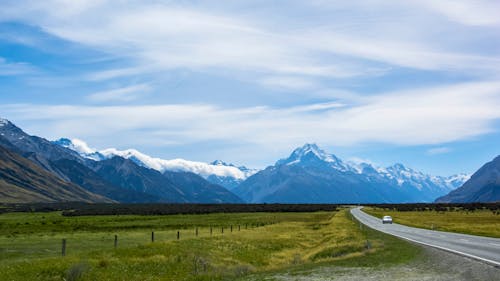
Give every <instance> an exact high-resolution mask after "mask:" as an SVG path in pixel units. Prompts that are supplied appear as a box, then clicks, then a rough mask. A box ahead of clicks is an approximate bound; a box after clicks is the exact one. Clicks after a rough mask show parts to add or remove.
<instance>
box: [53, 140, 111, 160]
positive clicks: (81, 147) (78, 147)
mask: <svg viewBox="0 0 500 281" xmlns="http://www.w3.org/2000/svg"><path fill="white" fill-rule="evenodd" d="M52 143H54V144H57V145H59V146H62V147H65V148H68V149H71V150H73V151H75V152H76V153H78V154H80V156H82V157H84V158H88V159H92V160H94V161H101V160H104V159H106V157H104V155H102V154H101V153H99V152H98V151H97V150H95V149H93V148H90V147H89V146H88V145H87V143H86V142H84V141H82V140H79V139H68V138H60V139H58V140H56V141H53V142H52Z"/></svg>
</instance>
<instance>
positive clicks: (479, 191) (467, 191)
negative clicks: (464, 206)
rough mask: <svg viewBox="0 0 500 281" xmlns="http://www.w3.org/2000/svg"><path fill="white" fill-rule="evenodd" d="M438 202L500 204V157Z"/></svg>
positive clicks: (485, 165) (484, 166)
mask: <svg viewBox="0 0 500 281" xmlns="http://www.w3.org/2000/svg"><path fill="white" fill-rule="evenodd" d="M436 202H438V203H470V202H500V155H499V156H497V157H496V158H495V159H493V160H492V161H491V162H488V163H486V164H484V165H483V166H482V167H481V168H480V169H479V170H478V171H477V172H475V173H474V174H473V175H472V176H471V177H470V179H469V180H468V181H466V182H465V183H464V184H463V185H462V186H461V187H460V188H457V189H456V190H453V191H452V192H450V193H449V194H447V195H445V196H443V197H440V198H438V199H437V200H436Z"/></svg>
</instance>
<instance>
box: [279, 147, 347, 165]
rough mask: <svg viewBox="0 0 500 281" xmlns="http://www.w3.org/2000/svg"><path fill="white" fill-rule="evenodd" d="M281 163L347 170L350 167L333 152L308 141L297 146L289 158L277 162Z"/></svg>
mask: <svg viewBox="0 0 500 281" xmlns="http://www.w3.org/2000/svg"><path fill="white" fill-rule="evenodd" d="M276 165H277V166H281V165H305V166H311V165H327V166H330V167H331V168H334V169H336V170H340V171H347V170H349V167H348V166H347V165H345V164H344V163H343V162H342V160H340V159H339V158H337V157H336V156H335V155H333V154H328V153H327V152H325V151H324V150H322V149H321V148H319V147H318V145H316V144H314V143H312V144H311V143H306V144H305V145H303V146H302V147H299V148H296V149H295V150H294V151H293V152H292V154H290V156H289V157H288V158H287V159H281V160H279V161H278V162H276Z"/></svg>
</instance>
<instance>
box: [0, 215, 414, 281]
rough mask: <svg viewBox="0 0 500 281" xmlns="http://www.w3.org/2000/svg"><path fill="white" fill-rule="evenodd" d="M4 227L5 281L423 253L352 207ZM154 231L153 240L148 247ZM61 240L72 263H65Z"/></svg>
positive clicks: (257, 268) (204, 273)
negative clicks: (356, 215)
mask: <svg viewBox="0 0 500 281" xmlns="http://www.w3.org/2000/svg"><path fill="white" fill-rule="evenodd" d="M42 217H44V218H42ZM44 220H45V222H46V223H45V224H42V222H43V221H44ZM53 221H60V222H59V223H52V222H53ZM25 222H28V223H29V225H31V227H27V226H26V224H25ZM0 223H1V225H0V226H1V227H0V248H1V250H0V280H235V279H238V278H241V277H244V276H249V275H250V276H259V275H262V276H265V275H267V274H270V273H272V272H276V271H282V270H285V269H286V270H292V271H293V270H308V269H312V268H314V267H316V266H318V265H330V264H334V265H340V266H380V265H388V264H397V263H404V262H407V261H409V260H411V259H413V258H415V257H416V256H418V253H419V248H418V247H416V246H413V245H411V244H409V243H407V242H404V241H402V240H399V239H397V238H393V237H390V236H388V235H385V234H382V233H379V232H376V231H373V230H370V229H367V228H366V227H363V229H360V227H359V225H358V223H357V222H356V221H354V220H352V218H351V216H350V215H349V214H348V209H342V210H340V211H338V212H315V213H249V214H247V213H244V214H237V213H236V214H208V215H174V216H103V217H100V216H91V217H71V218H65V217H61V216H60V214H59V213H50V214H47V213H43V214H42V213H14V214H3V215H0ZM18 223H19V224H18ZM245 224H247V225H248V229H245V228H244V225H245ZM47 225H48V226H47ZM210 225H212V226H213V235H212V236H210V233H209V227H210ZM230 225H233V232H230ZM237 225H240V229H241V230H240V231H238V228H237ZM257 225H258V226H259V227H256V226H257ZM37 226H40V227H37ZM215 226H217V227H215ZM222 226H224V227H225V229H224V234H222V233H221V227H222ZM254 226H255V227H254ZM195 227H198V228H199V229H198V231H199V236H198V237H196V236H195ZM75 228H76V229H75ZM151 229H154V230H155V242H154V243H151V242H149V241H150V239H151V237H150V235H151ZM179 229H181V239H180V240H177V237H176V235H177V231H178V230H179ZM115 233H118V237H119V242H118V248H117V249H114V247H113V241H114V234H115ZM63 237H64V238H66V239H67V241H68V244H67V253H68V254H67V256H66V257H60V239H62V238H63ZM92 239H93V240H92ZM367 240H368V241H369V245H370V246H369V247H367ZM49 246H50V247H49Z"/></svg>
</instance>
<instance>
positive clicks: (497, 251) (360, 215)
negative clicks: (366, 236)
mask: <svg viewBox="0 0 500 281" xmlns="http://www.w3.org/2000/svg"><path fill="white" fill-rule="evenodd" d="M351 214H352V215H354V217H355V218H356V219H358V220H359V221H360V222H361V223H363V224H364V225H366V226H368V227H370V228H373V229H376V230H378V231H381V232H384V233H387V234H391V235H394V236H397V237H400V238H404V239H406V240H410V241H413V242H416V243H420V244H424V245H427V246H431V247H435V248H439V249H442V250H446V251H450V252H453V253H457V254H460V255H463V256H467V257H470V258H474V259H478V260H481V261H484V262H487V263H489V264H492V265H495V266H497V267H500V239H499V238H490V237H482V236H474V235H467V234H459V233H451V232H443V231H434V230H427V229H421V228H415V227H409V226H404V225H400V224H397V223H393V224H382V220H381V219H379V218H376V217H373V216H370V215H368V214H366V213H365V212H363V211H361V207H358V208H354V209H351Z"/></svg>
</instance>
